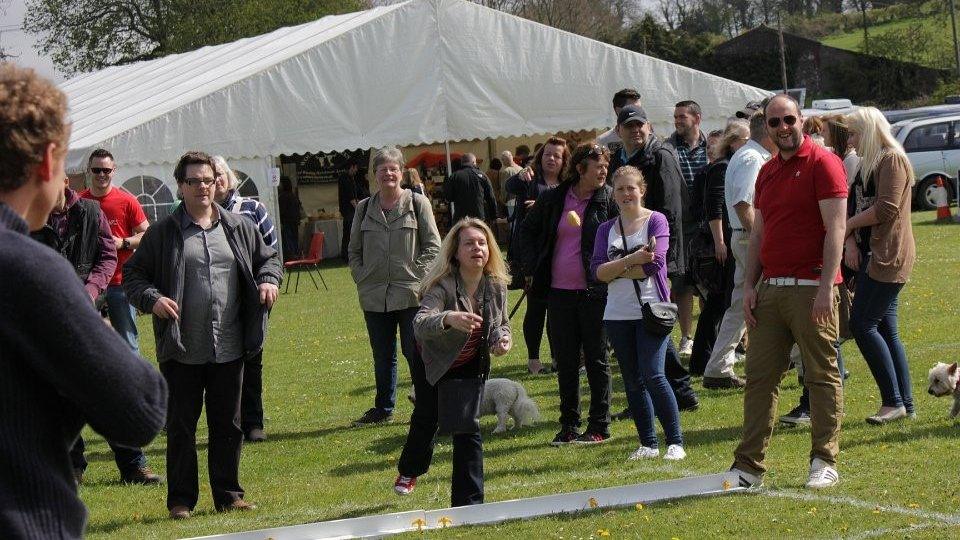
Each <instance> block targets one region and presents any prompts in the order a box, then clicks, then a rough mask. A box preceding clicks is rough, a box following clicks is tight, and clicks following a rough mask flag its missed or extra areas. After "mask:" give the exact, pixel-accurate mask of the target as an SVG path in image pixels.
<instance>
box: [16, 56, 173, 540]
mask: <svg viewBox="0 0 960 540" xmlns="http://www.w3.org/2000/svg"><path fill="white" fill-rule="evenodd" d="M66 116H67V97H66V96H65V95H64V94H63V93H62V92H61V91H60V90H58V89H57V87H56V86H55V85H54V84H53V83H51V82H49V81H46V80H44V79H41V78H40V77H39V76H37V75H36V74H35V73H34V72H33V71H32V70H29V69H22V68H19V67H17V66H16V65H15V64H10V63H7V64H0V133H2V134H3V136H0V246H3V248H2V249H0V283H4V284H5V286H4V288H3V294H2V295H0V536H3V538H13V539H17V538H67V539H73V538H77V539H79V538H82V537H83V533H84V527H85V525H86V520H87V512H86V508H84V506H83V503H82V502H81V501H80V498H79V497H77V488H76V484H74V478H73V468H72V467H71V465H70V457H69V454H68V451H69V449H70V446H71V445H72V444H73V442H74V441H75V440H76V439H77V436H78V435H79V434H80V428H81V427H83V424H84V422H87V423H89V424H90V426H91V427H93V429H94V430H96V431H97V432H98V433H100V434H101V435H103V436H104V437H106V438H108V439H110V440H112V441H116V442H119V443H122V444H126V445H131V446H143V445H146V444H148V443H149V442H150V441H151V440H153V438H154V437H155V436H156V434H157V433H158V432H159V431H160V428H161V427H163V422H164V416H165V413H166V409H167V388H166V384H165V383H164V381H163V378H162V377H161V376H160V374H159V373H157V370H156V369H155V368H154V367H153V366H151V365H150V364H148V363H147V362H145V361H144V360H143V359H141V358H140V357H139V356H137V355H136V354H134V352H133V351H132V350H131V349H130V347H129V345H127V343H126V341H124V340H123V338H121V337H120V335H119V334H117V333H116V332H114V331H113V330H111V329H110V327H108V326H107V325H106V324H104V323H103V320H101V318H100V314H99V313H97V311H96V310H95V309H94V308H93V302H91V301H90V295H88V294H87V293H85V292H84V290H83V284H82V283H81V282H80V279H79V278H77V274H76V272H75V271H74V269H73V268H72V267H71V266H70V264H69V263H68V262H67V261H66V260H65V259H64V258H63V257H62V256H60V255H59V254H58V253H56V252H55V251H53V250H52V249H50V248H48V247H46V246H44V245H42V244H40V243H39V242H37V241H35V240H33V239H31V238H30V237H29V236H28V231H29V230H31V229H32V230H37V229H39V228H41V227H43V225H44V223H45V222H46V220H47V216H48V215H49V214H50V210H52V209H53V207H54V205H55V203H56V200H57V196H58V194H60V193H62V192H63V179H64V178H65V177H66V172H65V171H64V163H65V161H66V156H67V141H68V138H69V133H70V128H69V124H67V122H66ZM128 510H129V509H128Z"/></svg>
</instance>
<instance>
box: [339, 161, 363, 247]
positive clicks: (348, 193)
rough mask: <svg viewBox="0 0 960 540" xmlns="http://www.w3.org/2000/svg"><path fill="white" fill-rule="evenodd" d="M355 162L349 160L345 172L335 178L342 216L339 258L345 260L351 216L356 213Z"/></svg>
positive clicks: (357, 197) (358, 200)
mask: <svg viewBox="0 0 960 540" xmlns="http://www.w3.org/2000/svg"><path fill="white" fill-rule="evenodd" d="M357 169H358V167H357V163H356V162H355V161H351V162H350V165H349V168H348V169H347V172H345V173H341V174H340V177H339V178H337V201H338V202H339V205H340V216H341V217H342V218H343V237H342V238H341V239H340V258H341V259H343V260H344V261H346V260H347V246H349V245H350V228H351V227H353V216H354V214H356V213H357V203H359V202H360V197H359V196H358V195H357V180H356V178H357Z"/></svg>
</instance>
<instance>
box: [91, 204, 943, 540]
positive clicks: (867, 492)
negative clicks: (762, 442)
mask: <svg viewBox="0 0 960 540" xmlns="http://www.w3.org/2000/svg"><path fill="white" fill-rule="evenodd" d="M932 219H933V215H932V213H921V214H916V215H915V216H914V223H915V225H916V226H915V229H914V231H915V234H916V238H917V244H918V253H919V260H918V262H917V265H916V268H915V271H914V277H913V280H912V281H911V282H910V284H909V285H908V286H907V287H906V289H905V291H904V293H903V294H902V295H901V307H900V316H901V333H902V335H903V338H904V341H905V343H906V347H907V353H908V355H909V357H910V362H911V367H912V374H913V377H914V379H913V388H914V393H915V399H916V406H917V413H918V417H917V418H916V419H915V420H913V421H904V422H900V423H898V424H895V425H890V426H884V427H873V426H869V425H867V424H866V423H865V422H864V418H865V417H866V416H868V415H870V414H873V413H874V412H875V411H876V408H877V406H878V404H879V401H878V395H877V390H876V386H875V384H874V382H873V379H872V378H871V376H870V373H869V371H868V369H867V367H866V365H865V364H864V362H863V359H862V357H861V356H860V354H859V352H858V351H857V348H856V345H855V344H854V343H852V342H849V343H847V344H846V345H845V346H844V349H843V352H844V354H845V355H846V358H847V368H848V369H849V370H850V371H851V373H852V377H851V378H850V380H849V381H848V383H847V387H846V392H845V394H846V413H847V414H846V418H845V426H844V430H843V434H842V439H841V449H842V450H841V454H840V464H839V470H840V474H841V482H840V484H839V485H838V486H836V487H835V488H833V489H830V490H828V491H825V492H820V493H811V492H808V491H806V490H804V489H803V483H804V482H805V480H806V474H807V464H808V457H807V456H808V452H809V430H808V429H807V428H802V427H801V428H792V429H790V428H786V429H777V431H776V432H775V433H774V437H773V440H772V445H771V448H770V452H769V456H768V460H769V461H768V463H769V466H770V467H771V471H770V473H769V474H768V476H767V479H766V487H764V488H763V489H761V490H759V491H757V492H754V493H751V494H740V495H731V496H725V497H715V498H704V499H686V500H679V501H673V502H669V503H662V504H655V505H650V506H647V507H645V508H643V509H642V510H639V511H638V510H636V509H634V508H629V509H623V510H616V511H603V512H600V511H594V512H590V513H585V514H579V515H573V516H563V517H550V518H544V519H538V520H528V521H521V522H509V523H503V524H499V525H495V526H488V527H474V528H455V529H449V530H446V531H442V532H439V533H436V532H430V533H427V536H430V537H452V536H455V537H464V538H477V537H479V538H519V537H523V538H567V539H569V538H595V537H604V536H607V535H609V537H610V538H622V537H627V538H668V539H669V538H713V537H748V538H772V537H790V538H812V537H817V538H821V537H852V538H870V537H890V538H904V537H910V538H947V537H955V536H956V535H960V508H958V507H960V483H958V482H957V471H956V462H955V461H954V460H955V459H956V449H957V444H956V443H957V434H958V433H960V425H958V424H957V423H955V422H954V421H952V420H950V419H948V418H947V411H948V410H949V407H950V403H949V401H948V400H947V399H940V400H937V399H934V398H933V397H931V396H929V395H927V394H926V382H925V381H926V373H927V369H928V368H929V367H930V366H931V365H932V364H933V363H934V362H936V361H947V360H950V361H955V360H957V359H958V357H960V307H958V303H960V286H958V284H960V226H935V225H930V224H928V222H930V221H931V220H932ZM323 274H324V277H325V278H326V281H327V283H328V285H329V286H330V291H329V292H328V291H324V290H323V289H322V288H321V290H320V291H319V292H318V291H316V290H314V288H313V286H312V285H310V283H309V280H306V281H303V280H301V282H300V291H299V292H298V293H296V294H294V293H293V292H292V289H291V292H290V294H285V295H282V296H281V298H280V301H279V302H278V304H277V306H276V309H275V310H274V313H273V316H272V318H271V321H270V326H271V330H270V332H271V333H270V337H269V340H268V343H267V348H266V353H265V355H264V364H265V366H264V384H265V391H264V394H265V395H264V400H265V409H266V415H267V418H268V419H267V426H266V429H267V433H268V435H269V440H268V441H266V442H265V443H261V444H257V445H247V446H245V447H244V449H243V459H242V464H241V471H240V472H241V482H242V484H243V486H244V488H245V489H246V491H247V498H248V499H249V500H251V501H254V502H256V503H257V504H258V505H259V509H258V510H256V511H254V512H250V513H243V514H217V513H215V512H214V511H213V505H212V501H211V499H210V493H209V486H208V485H207V483H206V465H205V462H206V443H205V441H206V428H205V427H204V426H203V420H201V428H200V432H199V433H198V440H199V446H200V469H201V482H200V486H201V494H200V502H199V505H198V507H197V514H196V515H195V516H194V517H193V518H192V519H190V520H188V521H184V522H173V521H170V520H169V519H168V518H167V511H166V506H165V496H166V488H165V487H163V486H157V487H142V486H124V485H121V484H120V483H119V478H118V475H117V471H116V469H115V466H114V464H113V457H112V454H111V453H110V451H109V449H108V448H107V445H106V443H105V442H104V441H103V440H102V439H100V438H99V437H98V436H96V435H93V434H92V433H90V432H88V433H86V435H89V439H88V458H89V459H90V461H91V465H90V468H89V469H88V470H87V474H86V479H85V482H84V484H83V486H81V489H80V495H81V497H82V499H83V500H84V502H85V503H86V504H87V506H88V507H89V509H90V520H89V525H88V529H87V532H88V534H89V536H90V537H92V538H108V537H109V538H122V539H129V538H174V537H188V536H200V535H208V534H216V533H227V532H237V531H244V530H251V529H260V528H266V527H276V526H282V525H293V524H301V523H310V522H316V521H323V520H330V519H340V518H348V517H355V516H364V515H371V514H381V513H388V512H396V511H402V510H412V509H419V508H427V509H430V508H443V507H446V506H447V505H448V504H449V482H450V457H451V447H450V444H449V439H441V442H440V444H439V446H438V450H437V452H436V454H435V459H434V467H433V468H432V469H431V471H430V472H429V474H427V475H425V476H423V477H421V479H420V482H419V484H418V485H417V489H416V491H415V492H414V493H413V494H412V495H411V496H409V497H405V498H400V497H397V496H396V495H394V494H393V490H392V482H393V479H394V477H395V475H396V460H397V457H398V456H399V454H400V448H401V445H402V444H403V440H404V437H405V434H406V419H407V418H408V417H409V414H410V412H411V405H410V403H409V402H408V401H407V400H406V399H404V396H405V394H406V392H407V388H408V387H409V376H408V372H407V368H406V366H405V364H404V362H403V360H401V361H400V364H401V369H400V380H401V383H400V387H399V389H398V394H399V399H398V400H397V404H398V410H397V413H396V415H395V421H394V423H393V424H391V425H387V426H383V427H368V428H359V429H355V428H350V427H348V426H349V423H350V421H351V420H353V419H354V418H356V417H358V416H359V415H360V414H361V413H363V411H364V410H366V409H367V408H368V407H369V406H370V405H371V403H372V400H373V383H372V379H373V375H372V369H371V360H370V353H369V345H368V342H367V336H366V332H365V329H364V324H363V317H362V314H361V312H360V310H359V308H358V304H357V298H356V290H355V288H354V287H353V284H352V282H351V280H350V276H349V273H348V272H347V270H346V269H345V268H344V267H342V266H338V265H332V264H331V265H328V266H327V267H326V268H324V270H323ZM304 279H306V277H305V276H304ZM305 284H306V286H304V285H305ZM517 296H518V295H517V293H516V292H512V293H511V305H512V304H513V303H514V302H515V301H516V298H517ZM520 320H522V313H518V314H517V317H516V318H515V319H514V321H515V323H516V324H515V334H514V335H515V338H516V339H515V341H516V343H517V344H518V345H517V346H515V348H514V350H513V351H512V352H511V353H510V354H509V355H508V356H506V357H505V358H502V359H499V360H497V361H496V362H495V364H494V368H493V373H494V375H496V376H505V377H510V378H512V379H516V380H520V381H521V382H523V384H524V385H525V386H526V388H527V390H528V392H529V393H530V395H531V396H532V397H533V398H534V399H535V400H536V401H537V402H538V403H539V405H540V408H541V412H542V414H543V417H544V418H543V420H542V421H541V423H539V424H537V425H535V426H533V427H529V428H524V429H520V430H516V431H510V432H508V433H507V434H504V435H500V436H494V435H490V431H491V430H492V429H493V425H494V420H493V418H491V417H485V418H484V419H483V422H482V426H483V430H484V436H485V438H486V440H485V442H484V446H485V470H486V497H487V501H499V500H509V499H515V498H521V497H529V496H536V495H545V494H553V493H561V492H569V491H576V490H581V489H587V488H593V487H603V486H614V485H622V484H631V483H636V482H645V481H653V480H663V479H671V478H677V477H681V476H685V475H696V474H707V473H714V472H719V471H723V470H726V469H727V468H728V467H729V466H730V463H731V461H732V451H733V449H734V447H735V445H736V443H737V441H738V438H739V432H740V428H739V426H740V424H741V419H742V400H741V396H740V394H739V393H738V392H735V391H721V392H712V393H711V392H708V391H701V392H700V395H701V402H702V405H701V408H700V410H698V411H696V412H692V413H684V414H683V416H682V418H681V421H682V425H683V430H684V436H685V439H686V449H687V452H688V454H689V457H688V458H687V459H686V460H685V461H681V462H675V463H671V462H666V461H663V460H656V461H646V462H627V461H626V458H627V456H628V455H629V454H630V452H632V451H633V450H634V449H635V448H636V446H637V436H636V433H635V430H634V428H633V425H632V423H630V422H619V423H616V424H614V425H613V428H612V431H613V438H612V439H611V440H610V441H609V442H608V443H606V444H603V445H598V446H594V447H588V448H559V449H557V448H552V447H550V446H549V445H548V444H547V443H548V442H549V441H550V439H551V438H552V437H553V434H554V433H555V431H556V428H557V425H556V418H557V406H558V398H557V396H556V379H555V378H554V377H552V376H549V377H533V376H530V375H527V374H526V369H525V366H526V362H525V353H526V351H525V349H524V347H523V345H522V336H521V335H520V329H519V321H520ZM140 324H141V336H142V338H143V349H144V354H145V355H146V356H147V357H148V358H150V357H152V355H153V343H152V339H150V338H148V336H152V333H151V332H150V322H149V320H148V319H147V318H141V320H140ZM544 356H547V355H546V353H544ZM614 381H615V393H614V409H616V410H619V409H621V408H622V407H624V405H625V399H624V397H623V393H622V391H621V390H622V384H621V383H620V381H619V380H618V375H617V374H616V371H615V377H614ZM697 388H698V389H699V388H700V386H699V382H698V383H697ZM799 392H800V390H799V387H798V384H797V382H796V377H795V376H792V374H791V375H788V376H787V378H786V379H785V381H784V384H783V392H782V394H781V395H782V398H783V399H782V400H781V405H780V408H781V411H786V410H788V409H790V408H792V407H793V405H795V404H796V400H797V398H798V396H799ZM164 447H165V441H164V437H163V436H162V435H161V436H160V437H158V438H157V440H156V441H154V443H153V444H152V445H151V446H150V447H149V448H148V449H147V453H148V455H149V458H150V462H151V466H152V467H153V468H154V469H155V470H157V471H158V472H160V473H163V472H164V470H165V463H164V461H165V460H164Z"/></svg>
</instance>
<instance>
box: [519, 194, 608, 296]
mask: <svg viewBox="0 0 960 540" xmlns="http://www.w3.org/2000/svg"><path fill="white" fill-rule="evenodd" d="M572 187H573V185H572V184H570V183H569V182H564V183H562V184H560V185H559V186H557V187H556V188H554V189H551V190H547V191H544V192H543V193H541V194H540V196H539V197H538V198H537V202H536V204H534V205H533V207H532V208H531V209H530V212H529V213H528V214H527V217H526V218H525V219H524V220H523V223H522V224H521V225H520V253H521V258H520V263H521V266H522V267H523V272H524V275H526V276H531V277H533V283H532V284H531V285H530V289H529V291H528V294H531V295H533V296H534V297H539V298H543V297H545V296H546V295H547V292H548V291H549V290H550V283H551V282H552V277H553V276H552V270H553V249H554V247H555V246H556V243H557V226H558V225H559V224H560V219H562V218H563V203H564V199H566V197H567V192H568V191H570V189H571V188H572ZM618 215H620V209H619V208H617V205H616V203H615V202H614V201H613V188H611V187H610V186H603V187H602V188H600V189H598V190H596V191H594V192H593V197H591V198H590V201H589V202H588V203H587V208H586V210H584V212H583V220H582V223H581V228H580V231H581V232H580V260H581V262H582V263H583V271H584V274H585V276H586V278H587V290H588V291H589V292H590V295H591V296H593V297H594V298H605V297H606V295H607V284H606V283H603V282H600V281H597V280H596V279H594V276H593V275H592V274H591V273H590V258H591V257H592V256H593V244H594V242H595V240H596V238H597V228H599V227H600V224H601V223H603V222H604V221H607V220H608V219H611V218H614V217H616V216H618Z"/></svg>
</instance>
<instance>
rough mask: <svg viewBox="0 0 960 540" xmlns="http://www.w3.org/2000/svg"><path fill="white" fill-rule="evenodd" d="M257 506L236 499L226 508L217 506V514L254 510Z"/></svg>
mask: <svg viewBox="0 0 960 540" xmlns="http://www.w3.org/2000/svg"><path fill="white" fill-rule="evenodd" d="M256 509H257V505H255V504H253V503H251V502H247V501H245V500H243V499H237V500H235V501H233V502H232V503H230V504H228V505H226V506H218V507H217V512H235V511H236V512H243V511H246V510H256Z"/></svg>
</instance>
